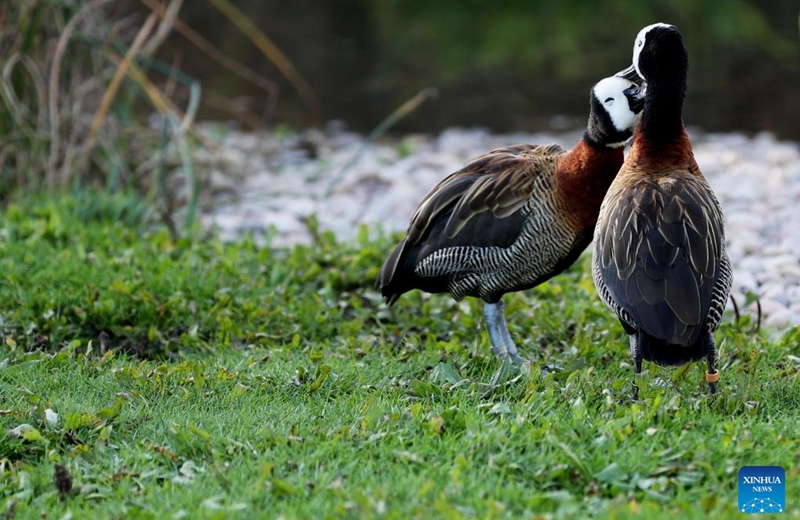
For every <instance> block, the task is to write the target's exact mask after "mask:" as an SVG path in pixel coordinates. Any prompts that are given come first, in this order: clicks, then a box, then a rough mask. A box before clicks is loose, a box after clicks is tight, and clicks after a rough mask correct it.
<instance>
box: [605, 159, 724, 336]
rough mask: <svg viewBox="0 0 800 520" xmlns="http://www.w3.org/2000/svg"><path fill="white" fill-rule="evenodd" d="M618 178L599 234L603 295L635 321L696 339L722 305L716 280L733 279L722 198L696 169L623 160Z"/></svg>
mask: <svg viewBox="0 0 800 520" xmlns="http://www.w3.org/2000/svg"><path fill="white" fill-rule="evenodd" d="M617 181H618V182H617ZM617 181H615V183H614V184H612V186H611V188H610V190H609V193H608V197H607V200H606V202H604V204H603V207H602V208H601V211H600V220H599V222H598V226H597V229H596V234H595V246H594V247H595V262H594V264H595V265H594V275H595V278H596V281H597V283H598V288H600V289H601V290H600V295H601V298H602V299H603V300H604V301H605V302H606V303H607V304H608V305H609V306H610V307H611V308H612V309H613V310H615V311H616V312H617V314H618V315H619V316H620V318H621V319H622V321H623V323H626V324H627V325H629V326H630V327H631V329H635V330H642V331H644V332H646V333H647V334H649V335H650V336H652V337H653V338H654V339H655V340H658V341H661V342H664V343H669V344H675V345H684V346H690V345H693V344H695V343H696V342H697V340H698V338H699V337H700V335H701V333H703V332H704V331H707V330H708V319H707V318H708V316H709V313H710V310H711V306H712V303H713V304H714V305H715V306H718V305H719V303H718V302H716V301H715V299H718V298H715V287H716V286H717V285H718V284H720V283H721V284H722V285H725V284H728V286H729V283H730V282H729V273H730V269H729V267H728V266H727V257H726V255H725V250H724V247H725V246H724V234H723V228H722V212H721V210H720V206H719V203H718V202H717V200H716V198H715V197H714V194H713V192H712V191H711V188H710V187H709V185H708V183H707V182H706V181H705V179H703V177H702V176H700V175H698V174H697V173H695V172H690V171H673V172H670V173H669V175H663V176H649V177H648V176H644V175H639V174H637V173H636V172H635V171H634V172H626V171H625V168H623V171H622V172H620V175H619V177H618V179H617ZM723 263H725V265H723ZM717 292H719V291H717ZM724 305H725V301H724V299H723V301H722V308H723V309H724ZM721 312H722V311H721V309H715V313H719V314H721ZM717 323H718V320H717ZM714 328H716V324H715V325H714Z"/></svg>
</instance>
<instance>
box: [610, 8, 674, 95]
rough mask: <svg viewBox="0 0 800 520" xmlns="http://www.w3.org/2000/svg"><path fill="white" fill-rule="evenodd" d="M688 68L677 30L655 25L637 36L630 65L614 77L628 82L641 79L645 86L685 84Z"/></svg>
mask: <svg viewBox="0 0 800 520" xmlns="http://www.w3.org/2000/svg"><path fill="white" fill-rule="evenodd" d="M688 67H689V56H688V54H687V52H686V46H685V45H684V43H683V36H682V35H681V32H680V31H679V30H678V28H677V27H675V26H674V25H669V24H666V23H654V24H652V25H648V26H647V27H645V28H644V29H642V30H641V31H639V34H637V35H636V40H635V41H634V44H633V60H632V63H631V66H630V67H629V68H627V69H625V70H623V71H621V72H619V73H618V74H617V75H618V76H621V77H624V78H626V79H631V80H637V79H639V78H641V79H643V80H644V81H646V82H647V83H648V84H649V83H652V82H653V81H659V80H662V81H665V80H666V81H670V82H674V81H675V80H684V81H685V79H686V71H687V69H688ZM637 76H638V77H637Z"/></svg>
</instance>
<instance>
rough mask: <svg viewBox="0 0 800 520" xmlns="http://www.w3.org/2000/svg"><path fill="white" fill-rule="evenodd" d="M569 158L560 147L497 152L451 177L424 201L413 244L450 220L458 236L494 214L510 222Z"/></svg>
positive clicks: (451, 232) (412, 227)
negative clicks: (540, 180)
mask: <svg viewBox="0 0 800 520" xmlns="http://www.w3.org/2000/svg"><path fill="white" fill-rule="evenodd" d="M563 153H565V150H564V148H562V147H561V146H559V145H555V144H554V145H547V146H539V145H516V146H509V147H504V148H497V149H495V150H492V151H491V152H489V153H488V154H485V155H482V156H480V157H477V158H475V159H473V160H472V161H470V162H469V163H468V164H467V165H466V166H465V167H464V168H462V169H461V170H459V171H457V172H455V173H453V174H451V175H449V176H447V177H446V178H445V179H443V180H442V181H441V182H440V183H439V184H437V185H436V186H435V187H434V188H433V189H432V190H431V191H430V192H429V193H428V194H427V195H426V196H425V198H424V199H423V200H422V202H421V203H420V205H419V207H418V208H417V211H416V212H415V213H414V216H413V217H412V219H411V223H410V224H409V227H408V238H407V240H408V243H410V244H416V243H417V242H418V241H419V240H420V239H421V238H422V237H423V236H424V235H425V232H426V231H427V230H428V228H429V227H430V225H431V223H432V222H433V221H434V220H436V219H437V217H445V216H446V215H447V213H449V214H450V216H449V218H448V222H447V226H446V227H445V234H446V235H447V236H448V237H451V238H452V237H454V236H456V235H457V234H458V233H459V232H460V231H461V230H462V229H463V228H464V226H465V225H466V224H467V222H469V221H470V219H472V218H473V217H475V216H476V215H478V214H480V213H483V212H484V211H491V212H492V213H493V214H494V215H495V216H496V217H498V218H505V217H507V216H509V215H511V214H513V213H515V212H516V211H518V210H519V209H520V208H521V207H522V206H523V205H524V204H525V203H526V202H527V201H528V199H529V198H530V196H531V193H532V190H533V185H534V180H535V179H536V177H537V176H538V175H541V174H542V173H543V172H546V171H548V170H550V169H552V171H553V172H554V171H555V167H556V160H557V158H558V157H559V156H560V155H561V154H563Z"/></svg>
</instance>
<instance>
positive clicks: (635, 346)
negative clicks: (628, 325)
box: [628, 333, 642, 401]
mask: <svg viewBox="0 0 800 520" xmlns="http://www.w3.org/2000/svg"><path fill="white" fill-rule="evenodd" d="M628 339H629V341H630V345H631V355H632V356H633V381H631V385H632V386H633V400H634V401H638V400H639V385H637V384H636V377H637V376H639V375H641V374H642V353H641V351H640V350H639V340H638V339H637V338H636V334H635V333H634V334H631V335H630V336H628Z"/></svg>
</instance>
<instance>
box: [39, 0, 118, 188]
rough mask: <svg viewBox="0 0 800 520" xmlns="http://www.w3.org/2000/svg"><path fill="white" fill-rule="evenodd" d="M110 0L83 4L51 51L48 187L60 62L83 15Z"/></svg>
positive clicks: (57, 137)
mask: <svg viewBox="0 0 800 520" xmlns="http://www.w3.org/2000/svg"><path fill="white" fill-rule="evenodd" d="M110 1H111V0H94V1H93V2H89V3H88V4H86V5H84V6H83V7H82V8H81V9H80V10H79V11H78V12H77V13H75V15H74V16H73V17H72V18H70V20H69V22H68V23H67V25H66V26H65V27H64V29H63V30H62V32H61V35H60V36H59V38H58V43H57V44H56V49H55V51H54V52H53V63H52V65H51V67H50V83H49V103H48V106H49V112H50V114H49V115H50V155H49V157H48V159H47V173H46V179H45V184H46V185H47V187H48V188H52V187H53V186H54V185H55V178H56V171H55V170H56V162H57V161H58V149H59V146H60V144H61V142H60V135H59V129H60V127H61V121H60V119H59V113H58V94H59V90H58V88H59V85H58V83H59V78H60V75H61V63H62V60H63V58H64V52H65V51H66V49H67V44H68V43H69V39H70V37H71V36H72V32H73V31H74V30H75V27H76V26H77V25H78V22H80V21H81V20H82V19H83V17H84V16H86V15H87V14H89V13H90V12H91V11H92V10H93V9H97V8H99V7H100V6H102V5H103V4H106V3H108V2H110Z"/></svg>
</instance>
